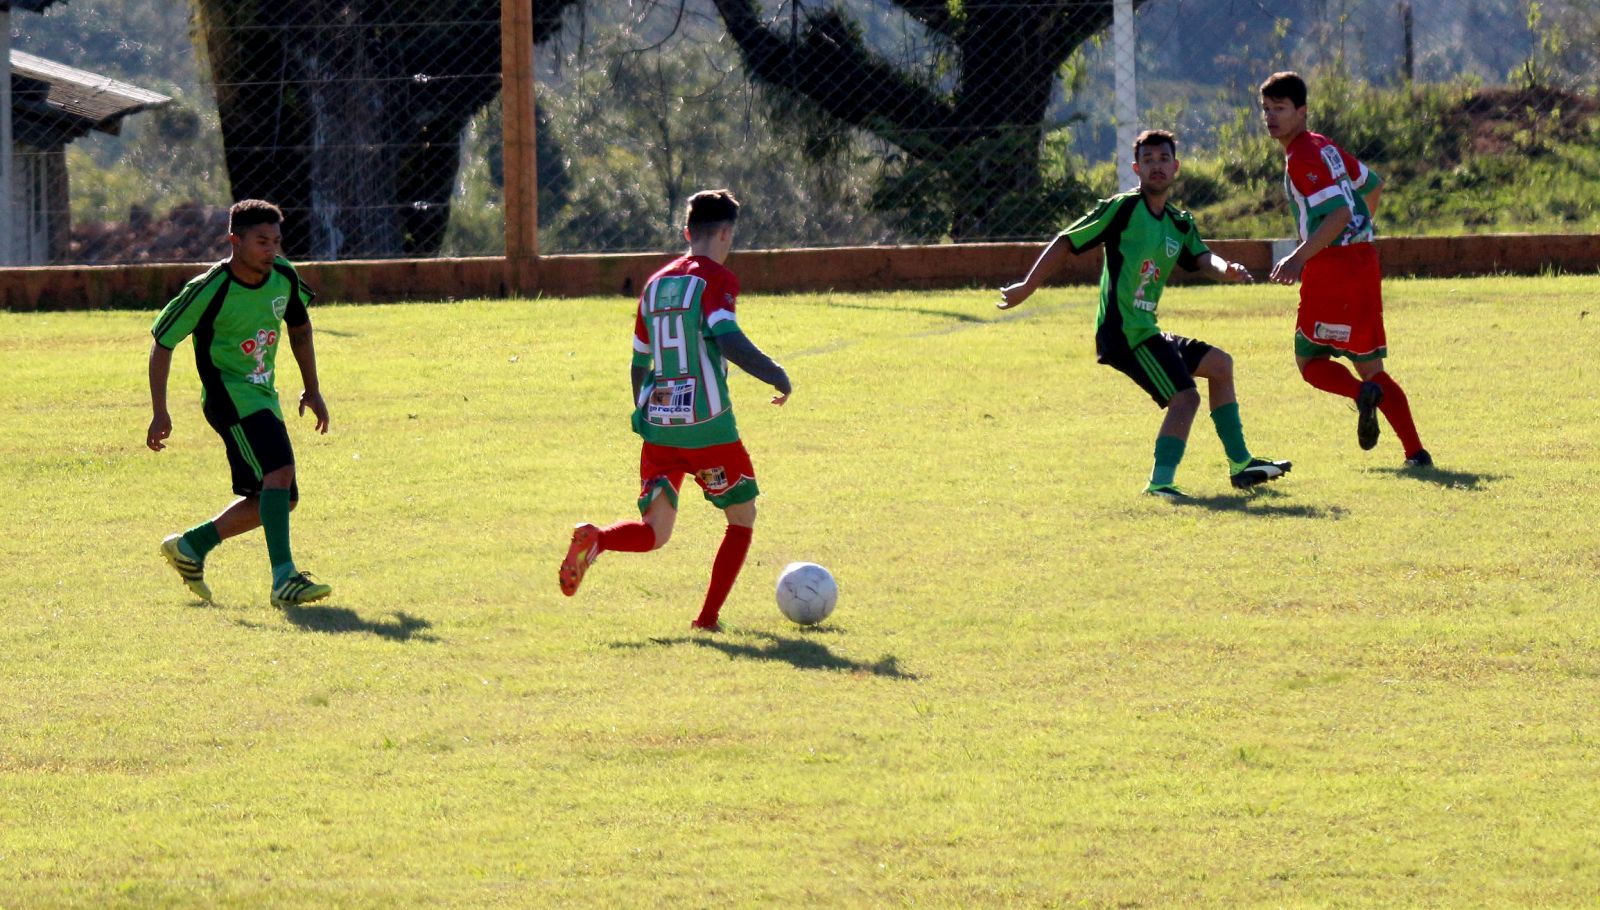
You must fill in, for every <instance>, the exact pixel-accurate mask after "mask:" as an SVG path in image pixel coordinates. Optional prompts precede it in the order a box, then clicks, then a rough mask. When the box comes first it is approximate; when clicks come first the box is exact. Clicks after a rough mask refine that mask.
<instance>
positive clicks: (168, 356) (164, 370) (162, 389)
mask: <svg viewBox="0 0 1600 910" xmlns="http://www.w3.org/2000/svg"><path fill="white" fill-rule="evenodd" d="M171 372H172V351H171V350H170V349H169V348H164V347H162V346H161V343H160V342H159V341H152V342H150V428H149V429H148V430H146V431H145V434H144V444H145V445H147V446H149V447H150V450H151V451H153V452H159V451H161V450H162V449H164V448H166V447H167V444H166V442H165V440H166V438H167V437H168V436H171V435H172V415H171V414H169V413H167V376H168V375H169V374H170V373H171Z"/></svg>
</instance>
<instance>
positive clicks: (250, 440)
mask: <svg viewBox="0 0 1600 910" xmlns="http://www.w3.org/2000/svg"><path fill="white" fill-rule="evenodd" d="M206 422H207V423H209V424H211V429H213V430H216V431H217V435H218V436H221V437H222V445H223V447H224V448H226V449H227V450H228V470H229V472H231V473H232V474H233V492H235V493H237V494H239V495H240V496H260V495H261V478H262V477H264V476H266V475H268V474H271V473H272V472H273V471H276V470H278V469H279V468H281V467H285V466H287V465H292V464H294V449H293V447H291V446H290V445H289V428H288V427H286V426H284V424H283V421H282V420H279V419H278V415H276V414H274V413H272V412H271V411H256V412H255V413H253V414H247V415H245V416H244V417H243V418H241V419H240V420H239V421H238V422H237V423H222V422H220V421H218V420H216V419H214V418H213V417H212V415H211V414H210V413H209V412H207V414H206ZM289 498H290V499H292V500H298V499H299V498H300V483H299V481H298V480H296V481H295V482H294V483H292V484H290V486H289Z"/></svg>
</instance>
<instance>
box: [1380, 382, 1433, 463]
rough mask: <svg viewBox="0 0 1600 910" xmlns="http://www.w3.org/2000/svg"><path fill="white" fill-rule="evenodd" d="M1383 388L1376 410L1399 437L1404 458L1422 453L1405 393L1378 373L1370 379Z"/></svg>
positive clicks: (1420, 441) (1395, 383)
mask: <svg viewBox="0 0 1600 910" xmlns="http://www.w3.org/2000/svg"><path fill="white" fill-rule="evenodd" d="M1372 381H1373V382H1376V383H1377V384H1378V385H1379V386H1381V387H1382V388H1383V400H1382V401H1380V402H1378V410H1379V411H1381V412H1383V416H1384V417H1385V418H1386V419H1387V420H1388V421H1389V426H1391V427H1394V435H1396V436H1398V437H1400V444H1401V445H1402V446H1405V450H1406V457H1407V458H1410V457H1411V456H1413V455H1415V454H1417V453H1418V452H1420V451H1422V439H1421V438H1420V437H1418V436H1417V425H1416V423H1414V422H1413V421H1412V420H1411V402H1409V401H1407V400H1406V393H1405V391H1404V390H1403V389H1401V388H1400V384H1399V383H1398V382H1395V381H1394V380H1393V379H1390V378H1389V374H1388V373H1379V374H1378V375H1376V376H1374V377H1372Z"/></svg>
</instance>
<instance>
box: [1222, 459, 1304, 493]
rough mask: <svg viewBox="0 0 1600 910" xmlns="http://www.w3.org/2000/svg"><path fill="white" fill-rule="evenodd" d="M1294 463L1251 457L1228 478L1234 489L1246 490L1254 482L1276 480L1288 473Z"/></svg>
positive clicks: (1254, 483) (1260, 482) (1253, 484)
mask: <svg viewBox="0 0 1600 910" xmlns="http://www.w3.org/2000/svg"><path fill="white" fill-rule="evenodd" d="M1293 467H1294V465H1293V464H1291V463H1290V462H1287V461H1269V460H1268V459H1265V458H1252V459H1250V461H1249V463H1248V464H1246V465H1245V466H1244V467H1242V468H1240V469H1239V470H1237V471H1234V472H1233V476H1232V477H1230V478H1229V482H1231V483H1232V484H1233V488H1234V489H1235V490H1248V489H1250V488H1251V487H1253V486H1255V485H1256V484H1262V483H1266V482H1267V481H1269V480H1277V479H1278V478H1279V477H1282V476H1283V475H1285V474H1287V473H1289V471H1290V469H1291V468H1293Z"/></svg>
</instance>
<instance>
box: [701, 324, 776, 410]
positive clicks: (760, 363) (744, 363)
mask: <svg viewBox="0 0 1600 910" xmlns="http://www.w3.org/2000/svg"><path fill="white" fill-rule="evenodd" d="M717 347H719V348H721V349H722V356H724V357H726V358H728V362H730V363H732V364H733V365H734V366H736V367H738V368H739V369H741V370H744V371H745V372H746V373H749V374H750V375H751V376H754V377H755V378H757V379H759V380H761V381H762V382H764V383H766V384H767V385H770V386H772V387H773V388H775V389H777V390H778V394H777V395H776V396H774V397H773V399H772V403H773V404H776V405H782V404H783V403H784V402H786V401H788V400H789V393H790V392H791V391H793V390H794V387H793V386H792V385H791V384H790V383H789V374H788V373H786V372H785V371H784V369H783V367H781V366H779V365H778V363H777V361H775V360H773V359H772V358H771V357H768V356H767V355H766V354H765V353H764V352H762V350H761V349H760V348H758V347H756V346H755V343H754V342H752V341H751V340H750V339H749V338H748V337H747V336H746V335H745V334H744V333H743V332H730V333H728V334H726V335H718V336H717Z"/></svg>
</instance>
